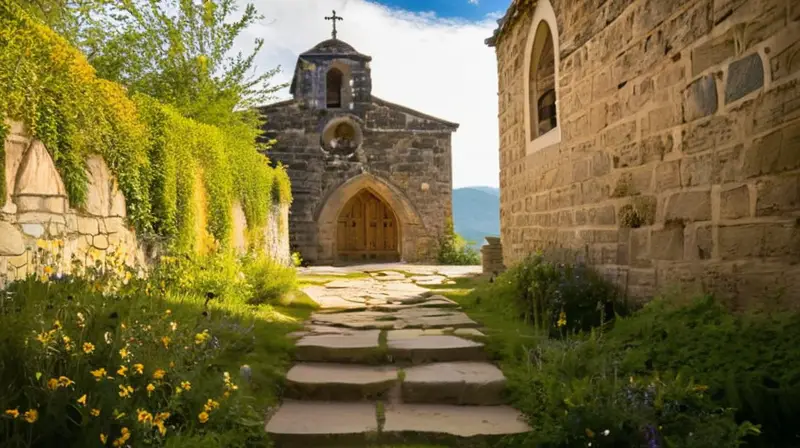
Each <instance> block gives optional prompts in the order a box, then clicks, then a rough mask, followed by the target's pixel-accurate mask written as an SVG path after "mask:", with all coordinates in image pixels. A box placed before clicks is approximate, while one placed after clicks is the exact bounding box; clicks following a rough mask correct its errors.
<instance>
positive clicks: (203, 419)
mask: <svg viewBox="0 0 800 448" xmlns="http://www.w3.org/2000/svg"><path fill="white" fill-rule="evenodd" d="M197 420H199V421H200V423H205V422H207V421H208V412H201V413H199V414H197Z"/></svg>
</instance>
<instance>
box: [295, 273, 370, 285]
mask: <svg viewBox="0 0 800 448" xmlns="http://www.w3.org/2000/svg"><path fill="white" fill-rule="evenodd" d="M367 277H369V274H368V273H366V272H348V273H346V274H343V275H325V274H298V275H297V283H298V286H299V287H303V286H322V285H325V284H327V283H330V282H332V281H335V280H357V279H362V278H367Z"/></svg>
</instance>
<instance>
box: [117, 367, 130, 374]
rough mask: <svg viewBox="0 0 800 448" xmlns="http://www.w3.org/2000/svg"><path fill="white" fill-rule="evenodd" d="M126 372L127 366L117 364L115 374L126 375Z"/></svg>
mask: <svg viewBox="0 0 800 448" xmlns="http://www.w3.org/2000/svg"><path fill="white" fill-rule="evenodd" d="M127 373H128V368H127V367H125V366H119V369H117V375H119V376H128V375H127Z"/></svg>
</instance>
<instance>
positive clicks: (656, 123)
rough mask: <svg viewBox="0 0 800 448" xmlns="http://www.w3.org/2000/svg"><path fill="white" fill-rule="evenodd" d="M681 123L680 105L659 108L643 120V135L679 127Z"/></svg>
mask: <svg viewBox="0 0 800 448" xmlns="http://www.w3.org/2000/svg"><path fill="white" fill-rule="evenodd" d="M680 121H681V109H680V105H677V107H676V105H673V104H669V105H667V106H663V107H659V108H658V109H655V110H652V111H650V112H649V113H648V114H647V118H644V119H642V123H643V124H642V135H650V134H653V133H656V132H659V131H663V130H664V129H669V128H671V127H673V126H677V125H678V124H680Z"/></svg>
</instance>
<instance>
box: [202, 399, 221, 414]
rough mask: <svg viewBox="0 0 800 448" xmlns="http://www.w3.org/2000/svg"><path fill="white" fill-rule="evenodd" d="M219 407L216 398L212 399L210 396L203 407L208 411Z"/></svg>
mask: <svg viewBox="0 0 800 448" xmlns="http://www.w3.org/2000/svg"><path fill="white" fill-rule="evenodd" d="M218 407H219V403H218V402H216V401H214V400H212V399H210V398H209V399H208V401H207V402H206V404H204V405H203V409H204V410H205V411H206V412H211V411H213V410H214V409H216V408H218Z"/></svg>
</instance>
